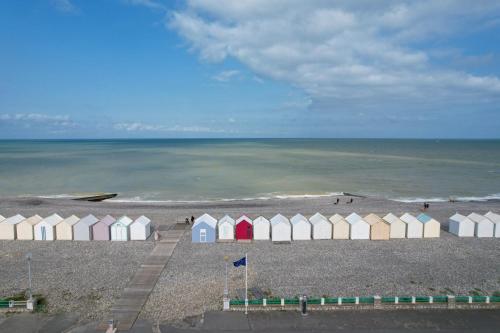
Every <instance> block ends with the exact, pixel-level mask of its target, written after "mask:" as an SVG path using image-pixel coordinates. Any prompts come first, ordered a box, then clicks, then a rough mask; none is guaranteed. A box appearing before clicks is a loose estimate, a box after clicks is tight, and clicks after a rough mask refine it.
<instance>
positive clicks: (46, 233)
mask: <svg viewBox="0 0 500 333" xmlns="http://www.w3.org/2000/svg"><path fill="white" fill-rule="evenodd" d="M62 220H64V219H63V218H62V217H60V216H59V215H57V214H52V215H50V216H49V217H46V218H44V219H43V220H41V221H40V222H39V223H37V224H36V225H35V240H48V241H53V240H56V238H57V237H56V225H57V224H59V223H60V222H61V221H62Z"/></svg>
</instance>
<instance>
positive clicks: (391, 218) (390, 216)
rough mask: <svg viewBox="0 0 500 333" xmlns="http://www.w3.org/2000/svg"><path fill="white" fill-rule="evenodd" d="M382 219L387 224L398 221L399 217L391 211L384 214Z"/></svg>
mask: <svg viewBox="0 0 500 333" xmlns="http://www.w3.org/2000/svg"><path fill="white" fill-rule="evenodd" d="M383 220H384V221H386V222H387V223H389V224H393V223H397V222H400V221H401V219H400V218H399V217H397V216H396V215H394V214H393V213H389V214H387V215H386V216H384V217H383Z"/></svg>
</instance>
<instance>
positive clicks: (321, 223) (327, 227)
mask: <svg viewBox="0 0 500 333" xmlns="http://www.w3.org/2000/svg"><path fill="white" fill-rule="evenodd" d="M309 222H311V225H312V238H313V239H332V224H331V223H330V221H328V219H327V218H326V217H324V216H323V215H321V214H320V213H316V214H314V215H313V216H311V218H310V219H309Z"/></svg>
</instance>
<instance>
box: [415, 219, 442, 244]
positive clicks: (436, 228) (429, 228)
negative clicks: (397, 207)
mask: <svg viewBox="0 0 500 333" xmlns="http://www.w3.org/2000/svg"><path fill="white" fill-rule="evenodd" d="M417 220H419V221H420V222H422V223H423V225H424V238H438V237H439V236H440V234H441V223H439V222H438V221H436V220H435V219H433V218H432V217H430V216H429V215H427V214H424V213H422V214H419V215H418V216H417Z"/></svg>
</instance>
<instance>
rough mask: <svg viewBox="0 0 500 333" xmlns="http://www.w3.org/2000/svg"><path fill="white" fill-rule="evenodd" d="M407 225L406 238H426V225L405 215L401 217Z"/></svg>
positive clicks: (411, 216)
mask: <svg viewBox="0 0 500 333" xmlns="http://www.w3.org/2000/svg"><path fill="white" fill-rule="evenodd" d="M400 219H401V221H403V222H404V223H406V238H422V237H423V236H424V224H423V223H422V222H420V221H419V220H417V218H416V217H415V216H413V215H411V214H409V213H404V214H403V215H402V216H401V217H400Z"/></svg>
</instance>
